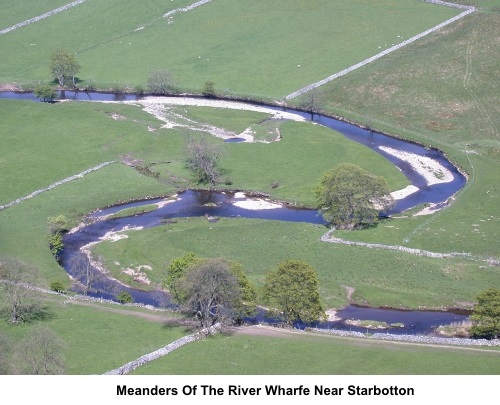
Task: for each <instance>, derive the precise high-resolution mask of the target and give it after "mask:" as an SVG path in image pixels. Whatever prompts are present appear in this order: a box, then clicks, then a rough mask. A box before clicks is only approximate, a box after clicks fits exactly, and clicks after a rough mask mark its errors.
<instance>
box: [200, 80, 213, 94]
mask: <svg viewBox="0 0 500 405" xmlns="http://www.w3.org/2000/svg"><path fill="white" fill-rule="evenodd" d="M201 94H203V95H204V96H205V97H215V96H216V93H215V84H214V82H210V81H209V82H205V85H204V86H203V90H202V91H201Z"/></svg>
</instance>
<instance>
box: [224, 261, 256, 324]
mask: <svg viewBox="0 0 500 405" xmlns="http://www.w3.org/2000/svg"><path fill="white" fill-rule="evenodd" d="M228 264H229V270H230V271H231V273H232V274H233V275H234V276H235V277H236V280H237V281H238V288H239V296H240V299H239V300H237V301H236V302H235V304H234V310H233V318H234V320H235V321H236V323H238V324H241V323H242V322H243V318H245V317H249V316H253V315H255V314H256V310H257V291H256V290H255V287H254V286H253V285H252V283H250V280H248V278H247V276H246V274H245V271H244V269H243V266H242V264H241V263H238V262H235V261H229V262H228Z"/></svg>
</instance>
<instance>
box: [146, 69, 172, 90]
mask: <svg viewBox="0 0 500 405" xmlns="http://www.w3.org/2000/svg"><path fill="white" fill-rule="evenodd" d="M148 89H149V92H150V93H152V94H159V95H166V94H171V93H173V92H174V86H173V84H172V75H171V74H170V72H169V71H168V70H164V69H159V70H153V71H152V72H151V73H150V74H149V77H148Z"/></svg>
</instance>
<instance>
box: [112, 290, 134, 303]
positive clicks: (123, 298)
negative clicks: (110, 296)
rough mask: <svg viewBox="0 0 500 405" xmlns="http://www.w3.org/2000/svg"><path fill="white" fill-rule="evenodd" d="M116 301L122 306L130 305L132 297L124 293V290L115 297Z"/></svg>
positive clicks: (126, 292)
mask: <svg viewBox="0 0 500 405" xmlns="http://www.w3.org/2000/svg"><path fill="white" fill-rule="evenodd" d="M116 299H117V300H118V302H120V303H122V304H130V303H132V302H134V298H133V297H132V295H130V293H129V292H128V291H125V290H122V291H120V292H119V293H118V294H117V295H116Z"/></svg>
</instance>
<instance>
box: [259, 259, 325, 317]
mask: <svg viewBox="0 0 500 405" xmlns="http://www.w3.org/2000/svg"><path fill="white" fill-rule="evenodd" d="M318 284H319V283H318V276H317V275H316V270H315V269H314V267H312V266H311V265H310V264H308V263H306V262H304V261H302V260H286V261H284V262H281V263H279V264H278V267H277V268H276V269H275V270H273V271H271V272H269V273H268V274H267V276H266V278H265V281H264V299H265V300H266V302H267V303H268V304H269V306H271V307H272V308H275V309H276V310H277V311H279V312H280V313H281V314H282V316H283V317H284V318H285V320H286V321H287V322H288V323H292V322H293V321H297V320H300V321H304V322H312V321H317V320H323V319H324V318H325V310H324V307H323V304H322V303H321V298H320V295H319V290H318Z"/></svg>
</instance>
